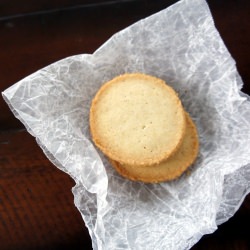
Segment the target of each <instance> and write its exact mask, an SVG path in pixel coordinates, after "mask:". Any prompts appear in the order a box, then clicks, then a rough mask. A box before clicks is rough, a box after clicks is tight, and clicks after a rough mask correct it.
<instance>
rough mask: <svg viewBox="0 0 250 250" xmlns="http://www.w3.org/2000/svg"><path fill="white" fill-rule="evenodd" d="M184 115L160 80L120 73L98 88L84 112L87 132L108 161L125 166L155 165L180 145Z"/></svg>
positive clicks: (178, 102)
mask: <svg viewBox="0 0 250 250" xmlns="http://www.w3.org/2000/svg"><path fill="white" fill-rule="evenodd" d="M185 129H186V119H185V112H184V110H183V107H182V104H181V101H180V100H179V98H178V96H177V94H176V92H175V91H174V90H173V89H172V88H171V87H170V86H168V85H167V84H166V83H165V82H164V81H163V80H161V79H159V78H156V77H153V76H149V75H145V74H140V73H135V74H124V75H121V76H118V77H116V78H114V79H113V80H111V81H109V82H107V83H106V84H104V85H103V86H102V87H101V88H100V90H99V91H98V92H97V94H96V96H95V97H94V99H93V101H92V105H91V109H90V131H91V134H92V139H93V141H94V143H95V144H96V146H97V147H99V148H100V149H101V151H102V152H103V153H104V154H106V155H107V156H108V157H109V158H111V159H112V160H115V161H119V162H120V163H123V164H129V165H138V166H144V165H150V164H157V163H159V162H161V161H163V160H164V159H167V158H168V157H169V156H170V155H171V154H173V153H174V152H175V151H176V150H177V149H178V147H179V146H180V144H181V142H182V139H183V137H184V133H185Z"/></svg>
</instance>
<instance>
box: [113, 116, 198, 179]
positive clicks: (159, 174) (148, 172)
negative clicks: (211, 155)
mask: <svg viewBox="0 0 250 250" xmlns="http://www.w3.org/2000/svg"><path fill="white" fill-rule="evenodd" d="M198 149H199V141H198V134H197V130H196V127H195V125H194V123H193V121H192V120H191V118H190V116H189V115H188V114H187V129H186V133H185V136H184V139H183V143H182V145H181V146H180V148H179V150H178V151H177V152H176V153H175V154H174V155H172V156H171V157H169V158H168V159H167V160H166V161H164V162H162V163H160V164H158V165H151V166H130V165H121V164H120V163H118V162H115V161H112V160H111V164H112V165H113V167H114V168H115V169H116V170H117V171H118V172H119V173H120V174H121V175H122V176H124V177H126V178H128V179H130V180H135V181H142V182H146V183H158V182H162V181H170V180H173V179H176V178H177V177H179V176H180V175H181V174H182V173H183V172H184V171H185V170H186V169H187V168H188V167H189V166H190V165H191V164H193V162H194V161H195V159H196V157H197V154H198Z"/></svg>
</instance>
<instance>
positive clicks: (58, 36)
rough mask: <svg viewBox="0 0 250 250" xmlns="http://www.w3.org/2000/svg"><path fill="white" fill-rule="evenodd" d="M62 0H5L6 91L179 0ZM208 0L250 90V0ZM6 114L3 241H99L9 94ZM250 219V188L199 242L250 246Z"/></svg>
mask: <svg viewBox="0 0 250 250" xmlns="http://www.w3.org/2000/svg"><path fill="white" fill-rule="evenodd" d="M20 2H22V4H20ZM58 2H59V1H56V0H53V1H45V0H39V1H30V0H23V1H7V0H6V1H1V4H0V91H3V90H4V89H6V88H7V87H9V86H11V85H12V84H13V83H15V82H17V81H18V80H20V79H22V78H24V77H25V76H27V75H29V74H31V73H33V72H34V71H36V70H38V69H40V68H42V67H44V66H47V65H48V64H51V63H53V62H55V61H57V60H60V59H62V58H65V57H68V56H71V55H75V54H81V53H92V52H93V51H95V50H96V49H97V48H98V47H99V46H100V45H101V44H102V43H103V42H105V41H106V40H107V39H108V38H109V37H110V36H111V35H112V34H114V33H115V32H117V31H119V30H121V29H123V28H125V27H127V26H128V25H130V24H132V23H134V22H135V21H137V20H139V19H141V18H143V17H146V16H148V15H150V14H152V13H155V12H157V11H158V10H161V9H163V8H165V7H167V6H169V5H170V4H172V3H173V2H175V1H169V0H168V1H167V0H165V1H150V0H144V1H143V0H137V1H136V0H135V1H113V2H112V3H111V2H108V1H97V0H96V1H87V0H85V1H84V0H78V1H76V0H75V1H67V0H64V1H61V2H60V3H59V4H58ZM10 3H11V4H10ZM32 3H33V4H32ZM208 3H209V5H210V8H211V11H212V14H213V17H214V19H215V25H216V27H217V28H218V30H219V32H220V34H221V36H222V38H223V39H224V41H225V44H226V46H227V47H228V49H229V51H230V52H231V54H232V56H233V57H234V58H235V60H236V62H237V67H238V70H239V72H240V75H241V76H242V78H243V81H244V83H245V85H244V87H243V91H244V92H245V93H248V94H250V59H249V58H250V54H249V51H250V50H249V45H250V22H249V21H250V20H249V17H250V1H249V0H209V1H208ZM1 7H2V8H1ZM0 114H1V115H0V249H1V250H7V249H8V250H9V249H29V250H31V249H91V240H90V237H89V234H88V231H87V229H86V227H85V225H84V222H83V220H82V218H81V216H80V213H79V212H78V210H77V209H76V207H75V206H74V204H73V195H72V193H71V188H72V187H73V186H74V182H73V181H72V179H71V178H70V177H69V176H68V175H66V174H64V173H63V172H61V171H60V170H58V169H57V168H56V167H55V166H53V165H52V163H50V162H49V161H48V159H47V158H46V157H45V156H44V154H43V152H42V150H41V149H40V148H39V147H38V146H37V144H36V142H35V139H34V138H33V137H32V136H31V135H29V134H28V133H27V132H26V130H25V129H24V127H23V125H22V124H21V123H20V122H19V121H18V120H17V119H15V118H14V116H13V114H12V113H11V112H10V110H9V109H8V107H7V105H6V104H5V103H4V101H3V100H2V99H0ZM249 225H250V195H248V196H247V197H246V198H245V201H244V202H243V204H242V206H241V207H240V209H239V210H238V212H237V213H236V214H235V215H234V217H233V218H231V219H230V220H229V221H228V222H226V223H224V224H223V225H221V226H219V229H218V230H217V231H216V232H215V233H213V234H212V235H207V236H204V237H203V238H202V239H201V240H200V242H199V243H197V244H196V245H195V246H194V247H193V248H192V249H195V250H198V249H234V250H235V249H250V243H249V236H250V226H249Z"/></svg>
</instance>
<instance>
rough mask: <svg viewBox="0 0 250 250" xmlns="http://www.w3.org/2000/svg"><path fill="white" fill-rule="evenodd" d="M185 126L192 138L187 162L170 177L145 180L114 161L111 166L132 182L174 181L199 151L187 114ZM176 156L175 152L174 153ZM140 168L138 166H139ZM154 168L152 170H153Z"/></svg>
mask: <svg viewBox="0 0 250 250" xmlns="http://www.w3.org/2000/svg"><path fill="white" fill-rule="evenodd" d="M186 116H187V124H188V125H187V126H190V131H191V133H192V134H191V135H189V136H192V137H193V140H192V141H193V145H192V147H190V157H189V158H187V161H186V162H185V165H179V167H177V169H176V172H175V173H174V174H173V172H172V173H171V174H170V175H164V176H161V177H160V178H159V177H158V178H152V177H149V178H145V177H142V176H136V175H133V174H132V173H131V172H129V170H128V167H127V168H124V167H123V166H122V165H121V164H120V163H119V162H116V161H112V160H110V162H111V165H112V166H113V167H114V168H115V169H116V171H117V172H118V173H119V174H120V175H122V176H123V177H125V178H127V179H130V180H132V181H142V182H145V183H159V182H163V181H171V180H174V179H177V178H178V177H180V176H181V175H182V174H183V173H184V172H185V171H187V169H188V168H189V167H190V166H191V165H192V164H193V163H194V162H195V160H196V158H197V155H198V151H199V139H198V132H197V128H196V126H195V124H194V122H193V121H192V119H191V117H190V116H189V115H188V114H187V115H186ZM176 154H177V152H176ZM176 154H174V155H172V156H171V158H172V157H175V156H176ZM168 160H169V159H167V160H166V161H165V162H167V161H168ZM129 167H131V168H134V167H135V168H136V167H138V166H129ZM139 167H140V166H139ZM155 167H157V165H151V166H144V167H143V168H152V170H155ZM153 168H154V169H153Z"/></svg>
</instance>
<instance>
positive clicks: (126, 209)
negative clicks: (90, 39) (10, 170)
mask: <svg viewBox="0 0 250 250" xmlns="http://www.w3.org/2000/svg"><path fill="white" fill-rule="evenodd" d="M126 72H143V73H147V74H151V75H154V76H157V77H160V78H162V79H164V80H165V81H166V82H167V83H168V84H169V85H171V86H172V87H173V88H174V89H175V90H176V91H177V92H178V94H179V96H180V98H181V100H182V102H183V105H184V107H185V109H186V110H187V111H188V112H189V113H190V115H191V117H192V119H193V120H194V122H195V124H196V125H197V128H198V133H199V140H200V151H199V156H198V158H197V161H196V162H195V164H194V165H193V166H192V167H191V168H190V170H189V171H188V173H186V174H184V175H183V176H181V178H179V179H177V180H175V181H171V182H163V183H160V184H144V183H140V182H133V181H129V180H126V179H124V178H123V177H121V176H119V175H118V174H117V173H116V171H115V170H114V169H113V168H112V167H111V166H110V164H109V163H108V161H107V159H106V158H105V156H104V155H103V154H102V153H101V152H99V151H98V150H97V149H96V148H95V146H94V145H93V143H92V142H91V138H90V134H89V122H88V117H89V108H90V104H91V100H92V98H93V96H94V95H95V93H96V92H97V90H98V89H99V88H100V86H101V85H102V84H103V83H104V82H105V81H107V80H110V79H111V78H113V77H115V76H117V75H119V74H122V73H126ZM242 84H243V83H242V80H241V78H240V76H239V74H238V72H237V69H236V65H235V61H234V59H233V58H232V57H231V55H230V53H229V52H228V50H227V48H226V46H225V45H224V43H223V41H222V39H221V37H220V35H219V33H218V31H217V30H216V28H215V26H214V22H213V19H212V16H211V13H210V11H209V8H208V5H207V3H206V2H205V1H204V0H182V1H179V2H177V3H176V4H174V5H172V6H170V7H169V8H167V9H164V10H162V11H161V12H159V13H156V14H154V15H152V16H150V17H148V18H146V19H143V20H140V21H139V22H137V23H135V24H133V25H132V26H130V27H128V28H126V29H124V30H122V31H120V32H118V33H116V34H114V35H113V36H112V37H111V38H110V39H109V40H108V41H107V42H106V43H104V44H103V45H102V46H101V47H100V48H99V49H97V51H95V53H93V54H91V55H90V54H82V55H76V56H71V57H68V58H65V59H63V60H61V61H58V62H55V63H53V64H52V65H49V66H47V67H46V68H43V69H41V70H39V71H37V72H35V73H34V74H32V75H30V76H28V77H27V78H25V79H23V80H21V81H19V82H18V83H16V84H15V85H13V86H11V87H10V88H8V89H7V90H5V91H4V92H3V97H4V99H5V100H6V102H7V103H8V104H9V106H10V108H11V110H12V111H13V112H14V114H15V115H16V117H17V118H18V119H20V120H21V121H22V122H23V123H24V124H25V126H26V128H27V130H28V131H29V132H30V133H31V134H32V135H33V136H34V137H35V138H36V140H37V142H38V144H39V145H40V146H41V147H42V149H43V151H44V153H45V154H46V155H47V156H48V158H49V159H50V160H51V161H52V162H53V163H54V164H55V165H56V166H57V167H58V168H60V169H61V170H62V171H64V172H66V173H68V174H69V175H70V176H71V177H72V178H73V179H74V180H75V182H76V186H75V187H74V188H73V194H74V202H75V205H76V206H77V208H78V209H79V211H80V213H81V215H82V217H83V219H84V221H85V224H86V226H87V227H88V229H89V233H90V236H91V238H92V244H93V249H95V250H96V249H98V250H103V249H116V250H118V249H136V250H140V249H143V250H147V249H148V250H149V249H150V250H152V249H168V250H169V249H188V248H190V247H191V246H193V245H194V244H195V243H196V242H197V241H198V240H199V239H200V238H201V237H202V236H203V235H204V234H208V233H212V232H214V231H215V230H216V228H217V226H218V224H221V223H223V222H225V221H226V220H228V219H229V218H230V217H231V216H233V214H234V213H235V212H236V211H237V209H238V208H239V206H240V204H241V203H242V201H243V199H244V197H245V196H246V194H247V193H248V192H249V191H250V184H249V183H250V130H249V127H250V102H249V97H248V96H247V95H244V94H243V93H242V92H241V91H240V89H241V88H242ZM110 122H111V123H112V121H110ZM22 146H23V145H22ZM20 147H21V145H20ZM62 209H63V208H62Z"/></svg>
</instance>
